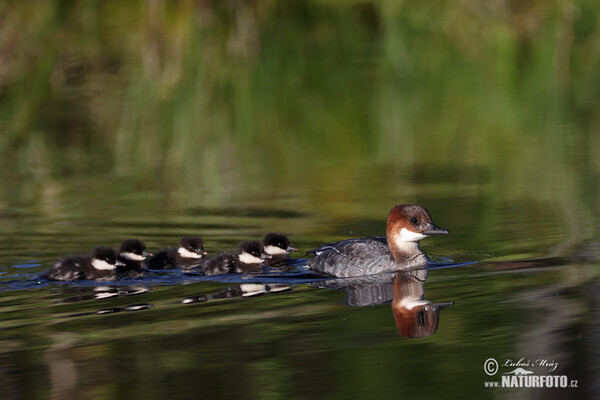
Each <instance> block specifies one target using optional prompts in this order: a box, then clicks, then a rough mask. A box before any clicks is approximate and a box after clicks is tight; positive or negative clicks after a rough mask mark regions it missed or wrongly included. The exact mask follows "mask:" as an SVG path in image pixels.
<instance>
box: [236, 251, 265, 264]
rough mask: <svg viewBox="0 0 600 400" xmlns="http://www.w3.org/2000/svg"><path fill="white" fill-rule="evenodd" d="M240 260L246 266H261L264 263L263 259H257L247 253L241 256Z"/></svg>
mask: <svg viewBox="0 0 600 400" xmlns="http://www.w3.org/2000/svg"><path fill="white" fill-rule="evenodd" d="M238 258H239V260H240V261H241V262H243V263H244V264H260V263H262V262H263V261H264V260H263V259H262V258H258V257H255V256H253V255H252V254H250V253H246V252H243V253H242V254H240V255H239V256H238Z"/></svg>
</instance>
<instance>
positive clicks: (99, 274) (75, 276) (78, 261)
mask: <svg viewBox="0 0 600 400" xmlns="http://www.w3.org/2000/svg"><path fill="white" fill-rule="evenodd" d="M123 265H124V263H123V262H122V261H121V260H119V254H118V253H117V252H116V250H115V249H113V248H112V247H96V248H95V249H94V250H93V251H92V254H91V256H70V257H67V258H63V259H62V260H60V261H58V262H57V263H56V264H54V265H53V266H52V267H51V268H50V270H49V271H48V272H46V274H45V277H46V278H48V279H50V280H55V281H75V280H81V279H103V280H109V279H115V278H116V274H115V270H116V268H117V267H121V266H123Z"/></svg>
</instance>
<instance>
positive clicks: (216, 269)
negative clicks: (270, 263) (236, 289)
mask: <svg viewBox="0 0 600 400" xmlns="http://www.w3.org/2000/svg"><path fill="white" fill-rule="evenodd" d="M267 257H268V256H266V255H265V254H264V252H263V246H262V244H261V243H260V242H258V241H256V240H249V241H246V242H242V243H240V244H239V245H238V247H237V249H236V250H234V251H231V252H224V253H220V254H217V255H215V256H213V257H212V258H210V259H209V260H208V261H207V262H206V264H205V265H204V266H203V271H204V274H205V275H219V274H229V273H238V274H239V273H246V272H259V271H261V269H262V265H263V263H264V260H265V258H267Z"/></svg>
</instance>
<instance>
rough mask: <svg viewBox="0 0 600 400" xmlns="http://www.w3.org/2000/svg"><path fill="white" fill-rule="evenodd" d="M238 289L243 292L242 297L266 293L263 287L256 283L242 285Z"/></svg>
mask: <svg viewBox="0 0 600 400" xmlns="http://www.w3.org/2000/svg"><path fill="white" fill-rule="evenodd" d="M240 289H242V292H243V293H242V297H250V296H256V295H259V294H263V293H266V292H267V291H266V290H265V285H261V284H257V283H243V284H241V285H240Z"/></svg>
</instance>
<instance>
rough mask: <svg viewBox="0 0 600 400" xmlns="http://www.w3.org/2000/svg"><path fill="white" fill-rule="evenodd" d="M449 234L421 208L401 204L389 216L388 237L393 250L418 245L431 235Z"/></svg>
mask: <svg viewBox="0 0 600 400" xmlns="http://www.w3.org/2000/svg"><path fill="white" fill-rule="evenodd" d="M448 233H450V232H448V230H446V229H444V228H440V227H439V226H437V225H436V224H434V223H433V220H432V219H431V215H429V212H428V211H427V210H426V209H424V208H423V207H421V206H417V205H413V204H400V205H397V206H395V207H394V208H392V210H391V211H390V213H389V214H388V219H387V228H386V235H387V240H388V245H389V246H390V248H391V249H392V250H394V249H396V250H398V249H401V248H403V247H405V246H406V245H408V244H410V243H417V242H419V240H421V239H425V238H426V237H428V236H431V235H447V234H448Z"/></svg>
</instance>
